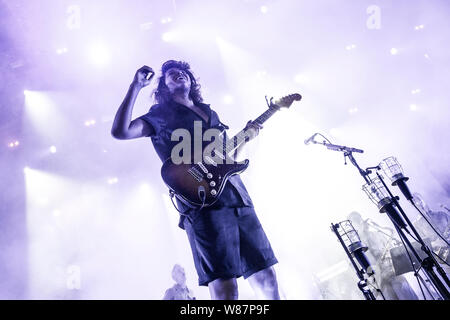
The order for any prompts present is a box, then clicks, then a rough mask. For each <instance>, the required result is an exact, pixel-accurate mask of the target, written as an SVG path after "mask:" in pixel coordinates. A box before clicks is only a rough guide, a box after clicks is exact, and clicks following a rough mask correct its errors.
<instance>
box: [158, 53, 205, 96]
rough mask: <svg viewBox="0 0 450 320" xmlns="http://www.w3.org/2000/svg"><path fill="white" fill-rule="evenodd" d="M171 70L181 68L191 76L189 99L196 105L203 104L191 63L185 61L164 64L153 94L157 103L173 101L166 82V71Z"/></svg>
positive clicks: (170, 61)
mask: <svg viewBox="0 0 450 320" xmlns="http://www.w3.org/2000/svg"><path fill="white" fill-rule="evenodd" d="M170 68H179V69H181V70H183V71H185V72H186V73H187V74H188V75H189V78H190V79H191V90H190V92H189V98H191V99H192V101H193V102H194V103H195V104H197V103H199V102H203V98H202V95H201V93H200V84H199V83H198V82H197V80H196V79H195V77H194V74H193V73H192V71H191V69H190V66H189V63H187V62H184V61H175V60H168V61H166V62H164V63H163V65H162V67H161V76H160V77H159V78H158V87H157V88H156V89H155V91H154V92H153V94H154V96H155V101H156V103H159V104H167V103H168V102H170V101H171V100H172V96H171V94H170V91H169V88H167V86H166V82H165V77H166V71H167V70H169V69H170Z"/></svg>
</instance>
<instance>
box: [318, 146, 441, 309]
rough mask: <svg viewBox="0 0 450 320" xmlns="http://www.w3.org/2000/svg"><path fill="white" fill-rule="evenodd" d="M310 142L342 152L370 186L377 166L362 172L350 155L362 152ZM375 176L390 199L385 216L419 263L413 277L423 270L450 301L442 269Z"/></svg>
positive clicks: (390, 194)
mask: <svg viewBox="0 0 450 320" xmlns="http://www.w3.org/2000/svg"><path fill="white" fill-rule="evenodd" d="M311 142H312V143H314V144H323V145H324V146H325V147H327V149H330V150H333V151H340V152H344V160H345V159H346V158H347V157H348V158H349V159H350V162H351V163H352V164H353V165H354V166H355V167H356V168H357V169H358V171H359V173H360V174H361V176H362V177H363V179H364V180H365V181H366V183H369V184H370V183H371V182H372V181H371V180H370V177H369V174H371V173H372V170H371V169H379V167H378V166H377V167H369V168H367V169H366V170H362V169H361V168H360V166H359V165H358V163H357V162H356V160H355V158H354V157H353V154H352V153H353V152H357V153H363V152H364V151H363V150H360V149H356V148H350V147H346V146H340V145H336V144H331V143H326V142H325V141H323V142H317V141H314V140H313V141H311ZM345 164H347V162H345ZM376 174H377V176H378V178H379V179H380V181H381V182H382V184H383V186H384V187H385V188H386V190H387V191H388V193H389V196H390V197H391V199H390V203H387V204H386V205H385V207H386V209H387V210H386V213H387V216H388V217H389V219H390V220H391V221H392V223H393V224H394V227H395V229H396V230H397V232H398V234H399V236H400V238H401V239H403V240H404V242H405V244H406V245H407V247H408V248H409V249H410V250H411V252H412V253H413V254H414V256H415V258H416V259H417V261H419V263H420V268H419V269H418V270H417V271H416V272H415V276H416V277H417V275H418V272H419V271H420V269H423V270H424V272H425V273H426V274H427V276H428V278H429V279H430V280H431V282H432V283H433V285H434V286H435V288H436V289H437V290H438V292H439V294H440V295H441V296H442V298H443V299H445V300H450V292H449V290H448V287H450V281H449V279H448V277H447V275H446V273H445V271H444V270H443V269H442V267H441V266H440V265H439V263H438V262H437V261H436V259H435V258H434V256H433V254H432V252H431V250H430V249H429V248H428V246H427V245H426V244H425V242H424V241H423V240H422V237H421V236H420V235H419V233H418V232H417V230H416V229H415V228H414V226H413V224H412V223H411V221H410V220H409V219H408V217H407V216H406V214H405V212H404V211H403V209H402V208H401V206H400V204H399V203H398V201H397V200H399V198H398V197H394V196H393V195H392V193H391V191H390V190H389V189H388V187H387V185H386V184H385V182H384V181H383V179H382V177H381V176H380V175H379V174H378V172H376ZM395 207H397V208H398V209H399V211H400V212H401V215H400V214H399V213H398V211H397V210H396V209H395ZM402 217H403V218H404V219H405V220H406V223H407V224H408V226H409V227H410V228H411V230H412V231H413V233H414V235H415V236H416V237H417V240H418V242H419V243H420V244H421V249H422V251H423V252H425V254H426V255H427V257H426V258H425V259H422V258H421V257H420V256H419V254H418V253H417V251H416V250H415V248H414V247H413V245H412V244H411V242H410V241H409V239H408V238H407V237H406V234H405V232H404V230H405V231H406V232H408V233H409V231H408V229H407V224H406V223H405V222H404V221H405V220H403V219H402ZM434 268H436V270H437V271H438V273H439V274H440V276H441V277H442V279H443V280H444V282H445V283H443V282H442V280H441V278H439V277H438V275H437V274H436V272H435V271H434Z"/></svg>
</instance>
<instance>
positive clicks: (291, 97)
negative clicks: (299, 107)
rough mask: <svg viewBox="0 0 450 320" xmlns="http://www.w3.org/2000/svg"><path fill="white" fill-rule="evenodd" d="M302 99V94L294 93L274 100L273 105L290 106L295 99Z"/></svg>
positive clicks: (279, 106)
mask: <svg viewBox="0 0 450 320" xmlns="http://www.w3.org/2000/svg"><path fill="white" fill-rule="evenodd" d="M301 99H302V96H301V95H300V94H298V93H293V94H289V95H287V96H284V97H282V98H280V99H278V100H275V101H274V102H272V105H274V107H278V108H289V107H290V106H291V105H292V103H293V102H294V101H300V100H301Z"/></svg>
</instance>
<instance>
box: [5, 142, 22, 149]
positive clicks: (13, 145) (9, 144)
mask: <svg viewBox="0 0 450 320" xmlns="http://www.w3.org/2000/svg"><path fill="white" fill-rule="evenodd" d="M19 144H20V143H19V141H17V140H16V141H11V142H10V143H8V147H10V148H14V147H18V146H19Z"/></svg>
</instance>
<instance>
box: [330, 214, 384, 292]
mask: <svg viewBox="0 0 450 320" xmlns="http://www.w3.org/2000/svg"><path fill="white" fill-rule="evenodd" d="M338 228H339V224H334V223H332V224H331V230H332V231H333V232H334V233H335V234H336V237H337V238H338V240H339V242H340V243H341V245H342V247H343V248H344V251H345V253H346V254H347V256H348V258H349V259H350V261H351V263H352V265H353V268H355V270H356V275H357V276H358V278H359V282H358V288H359V290H361V292H362V294H363V295H364V298H366V300H376V298H375V296H374V294H373V293H372V291H370V289H369V288H368V287H367V280H366V279H365V278H364V273H363V271H362V269H361V270H360V269H359V268H358V266H357V265H356V262H355V261H354V260H353V257H352V254H351V253H350V251H349V250H348V248H347V246H346V245H345V243H344V240H342V237H341V235H340V234H339V231H338Z"/></svg>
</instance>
